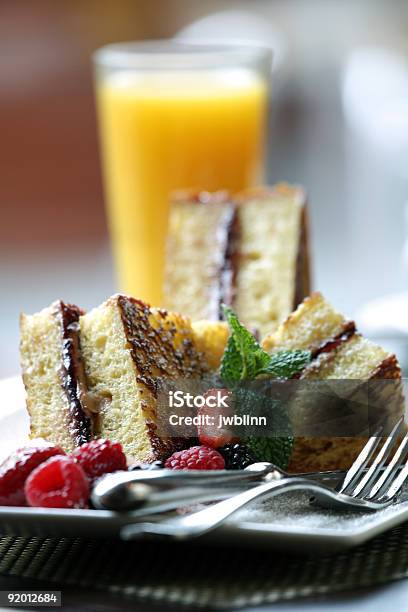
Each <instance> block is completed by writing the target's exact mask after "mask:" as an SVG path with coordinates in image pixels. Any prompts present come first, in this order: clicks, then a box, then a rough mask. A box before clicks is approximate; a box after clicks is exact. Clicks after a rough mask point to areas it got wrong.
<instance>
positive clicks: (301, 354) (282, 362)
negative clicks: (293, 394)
mask: <svg viewBox="0 0 408 612" xmlns="http://www.w3.org/2000/svg"><path fill="white" fill-rule="evenodd" d="M269 357H270V361H269V363H268V365H267V366H266V368H265V369H264V370H263V371H262V374H271V375H272V376H273V377H274V378H292V376H294V375H295V374H297V373H298V372H300V371H301V370H303V368H304V367H305V366H306V365H307V364H308V363H309V362H310V359H311V353H310V351H301V350H294V351H278V352H277V353H273V354H272V355H270V356H269Z"/></svg>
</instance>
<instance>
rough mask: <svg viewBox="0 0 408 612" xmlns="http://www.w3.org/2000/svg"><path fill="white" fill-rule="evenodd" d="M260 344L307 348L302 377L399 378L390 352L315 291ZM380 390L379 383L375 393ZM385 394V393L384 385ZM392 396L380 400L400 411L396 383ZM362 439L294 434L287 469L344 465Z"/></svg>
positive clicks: (267, 347) (271, 348) (274, 347)
mask: <svg viewBox="0 0 408 612" xmlns="http://www.w3.org/2000/svg"><path fill="white" fill-rule="evenodd" d="M262 345H263V348H264V349H265V350H267V351H268V352H273V351H277V350H281V349H296V348H300V349H309V350H311V352H312V356H313V359H312V362H311V363H310V364H309V365H308V366H307V367H306V368H305V370H304V371H303V373H302V374H301V378H302V379H304V380H305V379H310V380H356V381H367V380H374V379H396V380H398V379H400V378H401V370H400V367H399V364H398V361H397V359H396V357H395V355H392V354H390V353H388V352H387V351H386V350H384V349H383V348H381V347H379V346H377V345H375V344H373V343H372V342H369V341H368V340H366V339H365V338H363V337H362V336H361V335H360V334H358V333H356V332H355V325H354V323H353V322H352V321H349V320H347V319H346V318H345V317H343V316H342V315H341V314H340V313H338V312H337V311H336V310H334V309H333V308H332V307H331V305H330V304H329V303H328V302H327V301H326V300H325V299H324V297H323V296H322V295H321V294H320V293H315V294H313V295H312V296H310V297H309V298H307V299H305V300H304V302H303V303H302V304H301V305H300V306H299V307H298V308H297V310H296V311H295V312H294V313H293V314H291V315H290V316H289V317H288V318H287V319H286V321H285V322H284V323H283V324H282V325H281V326H280V327H279V328H278V330H277V331H276V332H275V334H271V335H269V336H267V337H266V338H265V339H264V341H263V343H262ZM382 392H383V391H382V389H381V386H379V393H382ZM384 392H385V393H387V389H385V390H384ZM392 394H393V397H392V398H391V401H390V402H389V403H388V402H384V401H382V402H380V404H379V405H380V406H387V410H390V413H391V412H392V411H394V410H398V411H400V409H401V408H402V406H403V398H402V393H401V388H400V386H399V385H396V386H393V387H392ZM365 442H366V438H360V437H330V438H328V437H319V438H317V437H316V438H310V437H298V438H296V441H295V446H294V450H293V454H292V458H291V461H290V464H289V471H291V472H302V471H320V470H335V469H347V468H348V467H350V465H351V463H352V462H353V460H354V459H355V457H356V456H357V454H358V453H359V452H360V450H361V449H362V447H363V446H364V444H365Z"/></svg>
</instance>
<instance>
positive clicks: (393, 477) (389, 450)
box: [338, 417, 408, 504]
mask: <svg viewBox="0 0 408 612" xmlns="http://www.w3.org/2000/svg"><path fill="white" fill-rule="evenodd" d="M403 425H404V417H401V418H400V419H399V421H398V422H397V423H396V425H395V426H394V428H393V430H392V431H391V433H390V434H389V436H388V437H387V438H386V439H385V441H384V444H383V445H382V446H381V448H380V450H379V451H378V453H377V454H376V451H377V449H378V447H379V445H380V443H381V441H382V440H383V439H384V438H383V437H381V433H382V431H383V427H380V428H379V429H378V430H377V431H376V433H375V435H374V436H372V437H371V438H370V439H369V440H368V442H367V444H366V445H365V446H364V448H363V450H362V451H361V453H360V454H359V456H358V457H357V459H356V460H355V462H354V463H353V465H352V466H351V468H350V469H349V471H348V472H347V474H346V477H345V479H344V481H343V483H342V485H341V487H340V488H339V489H338V492H339V493H344V494H345V495H349V496H351V497H354V498H358V499H366V500H369V501H371V502H377V503H379V504H381V503H385V502H388V501H390V500H391V499H393V498H394V497H395V496H396V495H397V493H398V492H399V491H400V489H401V487H402V486H403V484H404V483H405V481H406V480H407V478H408V462H406V457H407V454H408V435H405V436H404V437H403V438H402V440H401V441H400V442H399V440H400V438H401V434H402V432H403ZM398 442H399V444H398ZM390 458H391V460H390V461H389V463H388V465H387V467H386V468H385V469H384V466H385V464H386V463H387V461H388V460H389V459H390ZM371 460H373V461H372V463H371V465H370V466H369V468H368V469H367V471H365V468H366V467H367V466H368V465H369V464H370V461H371ZM401 468H402V469H401Z"/></svg>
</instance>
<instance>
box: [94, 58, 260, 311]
mask: <svg viewBox="0 0 408 612" xmlns="http://www.w3.org/2000/svg"><path fill="white" fill-rule="evenodd" d="M266 89H267V88H266V83H265V81H264V79H262V78H261V77H260V76H258V75H257V74H256V73H255V72H254V71H251V70H249V69H246V68H223V69H221V68H220V69H217V70H214V69H213V70H195V71H189V70H185V71H181V70H179V71H166V72H164V71H162V72H161V71H153V72H146V73H143V72H140V73H139V72H127V71H119V72H116V73H113V74H108V75H106V76H104V77H103V78H101V79H99V81H98V84H97V97H98V110H99V120H100V129H101V142H102V153H103V163H104V174H105V183H106V194H107V201H108V210H109V219H110V226H111V234H112V242H113V251H114V256H115V259H116V267H117V271H118V276H119V285H120V290H121V291H124V292H126V293H129V294H131V295H134V296H137V297H140V298H142V299H144V300H146V301H148V302H149V303H151V304H153V305H155V306H158V305H160V303H161V295H162V283H163V268H164V258H165V241H166V231H167V218H168V206H169V196H170V194H171V192H172V191H174V190H177V189H184V188H200V189H205V190H209V191H213V190H217V189H229V190H231V191H233V192H235V191H239V190H240V189H243V188H246V187H250V186H253V185H255V184H258V183H259V182H260V181H262V179H263V176H262V175H263V162H264V152H263V135H264V128H265V125H264V122H265V116H266V100H267V91H266Z"/></svg>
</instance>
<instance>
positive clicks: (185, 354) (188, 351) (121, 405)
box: [80, 295, 205, 461]
mask: <svg viewBox="0 0 408 612" xmlns="http://www.w3.org/2000/svg"><path fill="white" fill-rule="evenodd" d="M80 326H81V343H82V348H83V354H84V360H85V365H86V373H87V377H88V382H89V387H90V390H91V392H92V394H93V395H94V397H95V398H99V404H100V409H99V422H98V431H97V434H98V435H100V436H102V437H104V438H110V439H112V440H118V441H119V442H121V443H122V445H123V448H124V451H125V453H126V454H127V455H129V456H131V457H133V458H134V459H135V460H139V461H151V460H154V459H161V458H164V457H166V456H168V455H169V454H171V453H172V452H173V451H174V450H176V449H177V448H179V447H180V446H183V444H184V445H185V443H186V441H185V440H179V439H176V438H167V439H163V438H161V437H160V436H159V435H158V433H157V423H158V416H160V415H158V414H157V385H156V378H157V377H166V378H170V379H178V378H179V379H182V378H191V377H195V376H197V377H198V376H200V375H201V374H202V373H203V371H204V369H205V367H204V366H203V361H202V358H201V355H200V354H199V353H198V351H197V349H196V347H195V344H194V337H193V331H192V328H191V324H190V320H189V319H188V318H186V317H183V316H181V315H178V314H174V313H170V312H167V311H164V310H159V309H152V308H149V306H148V305H147V304H145V303H144V302H141V301H139V300H136V299H133V298H130V297H127V296H124V295H116V296H113V297H111V298H109V299H108V300H107V301H106V302H105V303H104V304H102V305H101V306H99V307H98V308H95V309H94V310H92V311H90V312H88V313H87V314H86V315H84V316H83V317H81V319H80Z"/></svg>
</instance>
